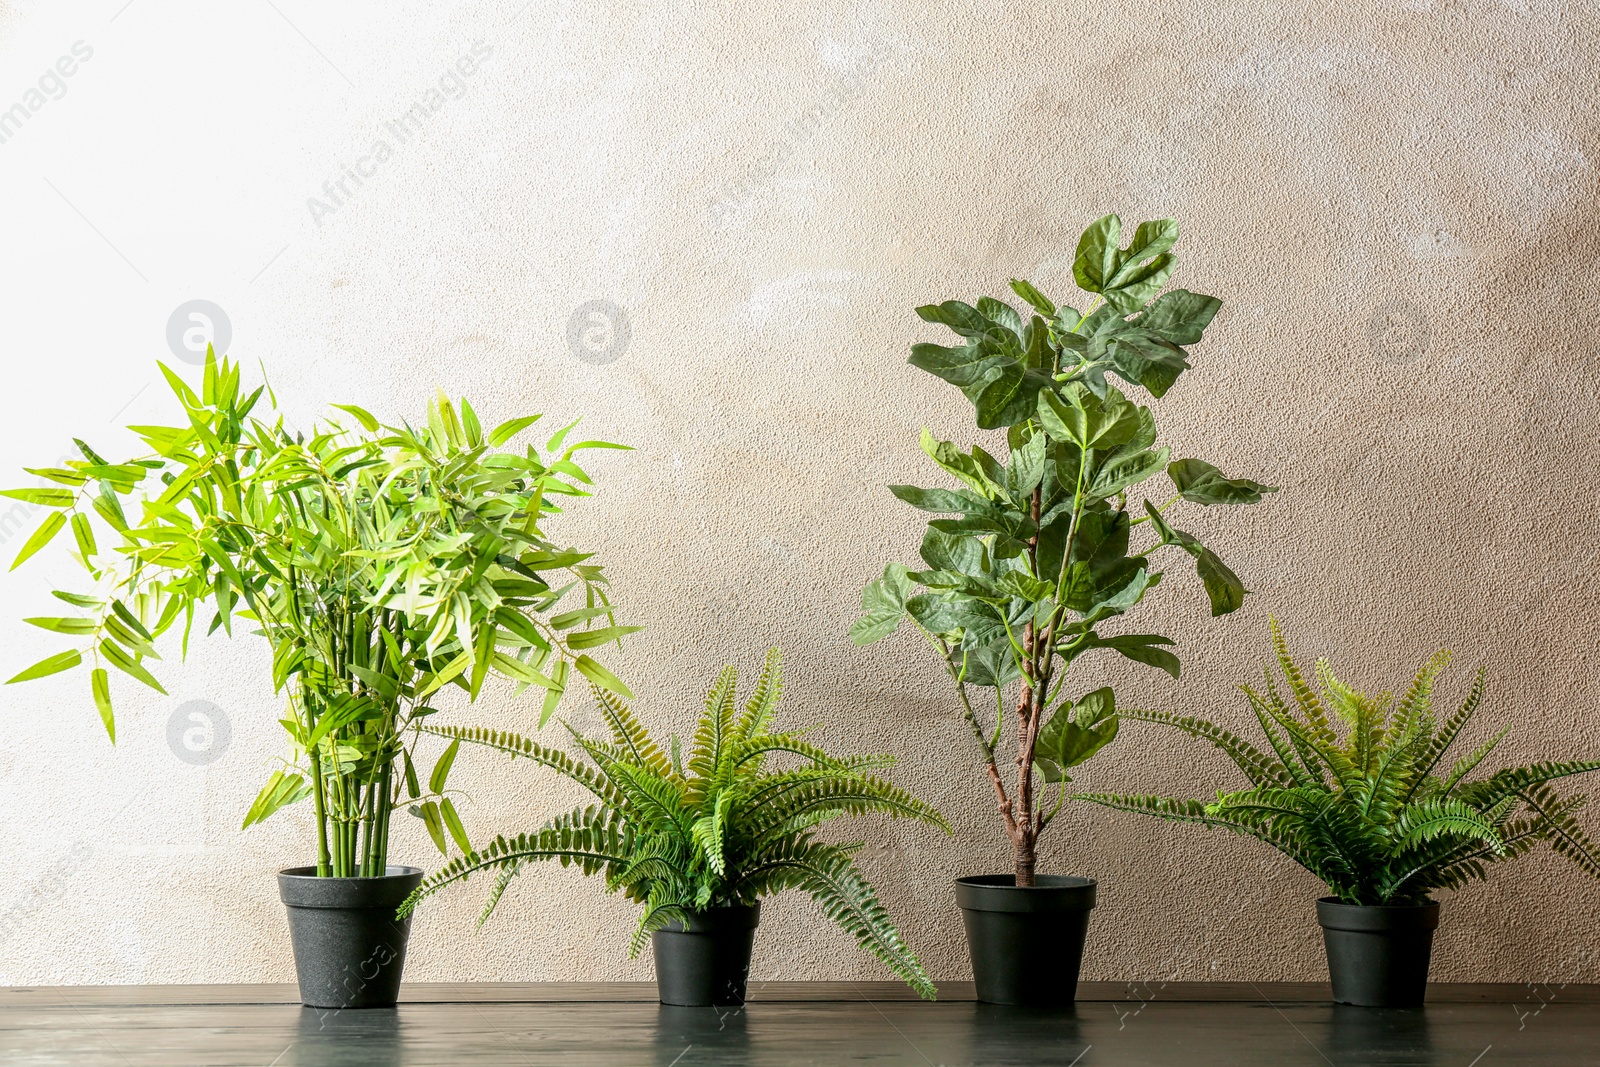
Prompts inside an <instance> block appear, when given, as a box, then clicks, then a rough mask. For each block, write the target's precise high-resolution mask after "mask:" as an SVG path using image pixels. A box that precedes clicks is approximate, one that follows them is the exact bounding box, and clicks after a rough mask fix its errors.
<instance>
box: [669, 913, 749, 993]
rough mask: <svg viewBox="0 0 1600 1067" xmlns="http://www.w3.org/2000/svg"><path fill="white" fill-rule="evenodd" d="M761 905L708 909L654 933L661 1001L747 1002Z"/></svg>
mask: <svg viewBox="0 0 1600 1067" xmlns="http://www.w3.org/2000/svg"><path fill="white" fill-rule="evenodd" d="M760 921H761V905H760V904H751V905H749V906H748V907H731V908H707V909H706V910H705V911H703V912H700V913H698V914H696V915H692V916H690V917H689V921H688V922H687V923H681V922H671V923H668V924H667V925H666V926H665V927H664V928H662V929H660V930H657V931H656V932H655V933H654V934H652V935H650V941H651V947H652V948H653V949H654V950H655V957H656V988H657V990H658V992H659V995H660V998H661V1003H663V1004H678V1005H684V1006H688V1007H706V1006H709V1005H713V1004H718V1005H733V1004H743V1003H744V995H745V988H746V985H747V984H748V982H749V978H750V952H751V949H752V948H753V947H754V946H755V938H756V924H757V923H759V922H760Z"/></svg>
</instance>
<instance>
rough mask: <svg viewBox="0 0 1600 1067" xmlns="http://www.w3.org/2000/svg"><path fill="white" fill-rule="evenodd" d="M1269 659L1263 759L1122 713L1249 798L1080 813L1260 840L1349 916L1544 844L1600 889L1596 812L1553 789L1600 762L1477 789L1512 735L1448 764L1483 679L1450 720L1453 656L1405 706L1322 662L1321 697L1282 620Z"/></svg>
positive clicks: (1519, 770) (1548, 768) (1181, 724)
mask: <svg viewBox="0 0 1600 1067" xmlns="http://www.w3.org/2000/svg"><path fill="white" fill-rule="evenodd" d="M1272 646H1273V650H1274V652H1275V653H1276V656H1277V661H1278V666H1279V668H1280V669H1281V671H1282V673H1283V679H1284V682H1285V684H1286V687H1287V689H1288V697H1287V698H1285V696H1284V695H1283V693H1282V692H1281V691H1280V690H1279V688H1278V686H1277V684H1276V682H1275V681H1274V679H1273V676H1272V671H1271V668H1270V667H1269V668H1268V670H1267V672H1266V683H1265V685H1264V687H1263V688H1262V689H1260V690H1256V689H1252V688H1251V687H1249V686H1242V687H1241V689H1242V690H1243V692H1244V695H1245V698H1246V699H1247V700H1248V701H1249V704H1250V709H1251V711H1253V712H1254V713H1255V717H1256V720H1257V722H1259V723H1260V725H1261V731H1262V733H1263V735H1265V737H1266V742H1267V747H1266V748H1265V749H1263V748H1260V747H1257V746H1256V745H1253V744H1251V743H1250V742H1249V741H1246V740H1245V739H1244V738H1242V737H1240V736H1238V735H1237V734H1234V733H1231V732H1230V731H1228V730H1225V729H1223V728H1222V727H1220V726H1217V725H1216V724H1214V723H1211V722H1209V721H1207V720H1205V719H1200V718H1191V717H1187V716H1180V715H1172V714H1168V713H1166V712H1159V711H1134V710H1123V711H1121V712H1120V715H1121V717H1122V718H1124V719H1133V720H1137V721H1142V722H1150V723H1157V724H1160V725H1163V726H1171V727H1174V728H1176V729H1179V730H1182V731H1184V732H1185V733H1187V734H1189V735H1190V736H1191V737H1197V738H1200V739H1201V740H1204V741H1209V742H1211V743H1212V744H1213V745H1215V746H1216V747H1217V748H1219V749H1221V750H1222V751H1223V753H1225V754H1226V755H1227V756H1228V758H1229V759H1231V760H1233V762H1234V763H1235V764H1237V765H1238V767H1239V769H1240V770H1241V771H1243V772H1244V774H1245V776H1246V777H1247V778H1249V779H1250V781H1251V783H1252V785H1251V788H1249V789H1245V790H1240V791H1237V792H1231V793H1225V792H1221V791H1219V792H1218V794H1217V799H1216V800H1215V801H1213V802H1211V803H1204V802H1202V801H1199V800H1176V799H1169V798H1165V797H1157V796H1122V795H1115V794H1106V793H1084V794H1079V799H1082V800H1089V801H1093V802H1095V803H1098V804H1103V805H1105V806H1107V807H1111V808H1119V809H1122V810H1125V811H1136V812H1143V813H1146V814H1150V815H1156V816H1160V817H1161V818H1164V819H1171V820H1174V821H1177V822H1191V823H1201V824H1203V825H1206V826H1221V827H1224V828H1226V829H1228V830H1232V831H1234V832H1237V833H1240V834H1246V835H1248V836H1250V837H1255V838H1258V839H1260V840H1262V841H1265V842H1266V843H1267V844H1269V845H1271V846H1273V847H1274V848H1276V849H1278V850H1279V851H1281V852H1282V853H1283V854H1284V855H1286V856H1288V857H1289V858H1290V859H1292V860H1294V861H1295V862H1296V863H1298V864H1300V865H1301V866H1302V867H1304V868H1305V869H1306V870H1308V871H1310V872H1311V873H1312V874H1314V875H1316V876H1317V877H1318V878H1320V879H1322V881H1323V882H1325V883H1326V884H1327V886H1328V889H1329V891H1330V892H1331V894H1332V895H1333V896H1334V897H1335V898H1337V899H1338V901H1339V902H1340V903H1343V904H1358V905H1415V904H1424V903H1427V902H1428V900H1429V898H1430V896H1431V894H1432V893H1433V892H1434V891H1436V890H1439V889H1458V888H1460V887H1461V886H1463V885H1465V884H1467V883H1468V882H1470V881H1472V880H1474V879H1482V878H1486V877H1487V876H1488V869H1489V866H1490V865H1491V864H1493V863H1495V862H1497V861H1500V860H1506V859H1511V858H1513V857H1516V856H1520V855H1522V854H1523V853H1525V852H1528V851H1529V850H1531V849H1533V848H1534V847H1535V846H1536V845H1538V844H1540V843H1541V842H1549V843H1550V845H1551V847H1553V848H1554V849H1555V851H1556V852H1558V853H1560V854H1561V855H1563V856H1565V857H1567V858H1568V859H1570V860H1571V861H1572V862H1573V863H1575V864H1576V865H1577V866H1578V867H1580V868H1581V869H1583V870H1584V871H1586V872H1588V873H1589V874H1591V875H1594V876H1596V877H1600V850H1597V849H1596V848H1595V846H1594V844H1593V843H1592V842H1591V841H1590V840H1589V838H1588V836H1587V835H1586V834H1585V832H1584V830H1583V827H1582V826H1581V825H1580V824H1579V822H1578V820H1577V817H1576V812H1577V811H1578V809H1580V808H1581V807H1583V805H1584V803H1585V802H1586V801H1587V800H1588V798H1587V797H1586V796H1582V795H1573V796H1561V795H1559V794H1558V793H1557V792H1556V790H1555V788H1554V787H1553V786H1552V785H1551V783H1552V782H1554V781H1556V780H1557V779H1561V778H1567V777H1570V776H1572V775H1576V774H1584V773H1587V772H1589V771H1594V770H1600V760H1583V761H1576V762H1565V763H1552V762H1541V763H1533V764H1529V765H1527V766H1523V767H1511V768H1506V769H1504V770H1500V771H1496V772H1495V773H1493V774H1489V775H1487V776H1481V777H1473V772H1474V771H1476V770H1477V769H1478V768H1479V767H1480V765H1482V764H1483V762H1484V760H1486V759H1487V758H1488V757H1489V755H1490V753H1492V752H1493V751H1494V750H1495V748H1496V747H1497V746H1498V745H1499V744H1500V742H1501V740H1503V739H1504V738H1505V736H1506V733H1507V732H1508V731H1509V729H1510V728H1509V727H1506V728H1503V729H1501V730H1500V731H1498V732H1497V733H1495V734H1494V736H1492V737H1490V738H1489V739H1488V740H1487V741H1485V742H1484V743H1483V744H1481V745H1479V746H1478V747H1477V748H1476V749H1474V750H1472V751H1471V752H1469V753H1467V754H1466V755H1464V756H1462V757H1461V758H1460V759H1457V760H1456V761H1455V762H1454V763H1453V764H1448V765H1447V764H1446V763H1445V762H1444V760H1445V757H1446V754H1447V753H1448V752H1449V751H1450V749H1451V748H1452V746H1454V744H1455V742H1456V741H1457V740H1458V739H1459V738H1460V737H1461V735H1462V732H1463V731H1464V730H1465V729H1466V727H1467V724H1468V723H1469V722H1471V720H1472V717H1473V715H1474V713H1476V712H1477V710H1478V706H1479V704H1480V703H1481V702H1482V700H1483V693H1484V674H1483V671H1482V670H1481V669H1480V670H1479V671H1478V672H1477V676H1476V678H1475V679H1474V681H1473V684H1472V688H1471V689H1470V691H1469V692H1468V693H1467V695H1466V698H1465V699H1464V700H1463V701H1462V703H1461V706H1460V707H1459V708H1458V709H1457V710H1456V711H1455V712H1454V713H1452V714H1450V715H1449V716H1447V717H1445V718H1444V719H1443V720H1440V719H1439V718H1437V717H1436V716H1435V714H1434V710H1433V689H1434V682H1435V680H1436V679H1437V678H1438V676H1439V674H1440V673H1441V672H1442V671H1443V670H1444V669H1445V667H1446V666H1447V665H1448V664H1449V662H1450V653H1449V652H1448V651H1440V652H1437V653H1435V654H1434V655H1433V656H1432V657H1430V658H1429V659H1428V661H1427V662H1426V663H1424V664H1423V665H1422V669H1421V670H1419V671H1418V672H1417V674H1416V677H1415V678H1413V679H1412V682H1411V686H1410V688H1408V689H1407V690H1406V692H1405V694H1404V695H1403V696H1402V697H1401V698H1400V699H1399V700H1398V701H1396V700H1395V699H1394V698H1393V695H1392V694H1389V693H1385V694H1383V695H1381V696H1378V697H1371V696H1368V695H1367V694H1366V693H1363V692H1359V691H1358V690H1355V689H1352V688H1351V687H1349V686H1347V685H1345V684H1344V683H1343V682H1341V681H1339V679H1338V678H1336V677H1334V674H1333V670H1332V669H1331V667H1330V666H1329V664H1328V661H1327V660H1326V659H1321V660H1318V661H1317V666H1316V679H1317V682H1318V687H1317V688H1313V687H1312V686H1311V684H1310V683H1309V682H1307V680H1306V678H1305V675H1304V674H1302V672H1301V671H1300V669H1299V668H1298V667H1296V666H1295V663H1294V660H1293V659H1292V658H1291V657H1290V655H1289V650H1288V646H1287V645H1286V644H1285V642H1284V639H1283V633H1282V631H1281V630H1280V629H1279V627H1278V623H1277V620H1275V619H1274V620H1273V621H1272ZM1318 689H1320V692H1318ZM1330 709H1331V711H1332V712H1333V714H1332V715H1330V714H1329V710H1330ZM1337 723H1342V727H1343V728H1342V730H1341V729H1338V728H1337V727H1336V724H1337ZM1341 734H1342V736H1341ZM1447 766H1448V768H1449V769H1448V770H1445V768H1446V767H1447Z"/></svg>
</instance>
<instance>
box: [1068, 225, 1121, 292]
mask: <svg viewBox="0 0 1600 1067" xmlns="http://www.w3.org/2000/svg"><path fill="white" fill-rule="evenodd" d="M1121 241H1122V220H1121V219H1120V218H1118V217H1117V216H1115V215H1106V216H1104V217H1103V218H1100V219H1097V220H1095V221H1094V222H1092V223H1090V224H1089V228H1088V229H1086V230H1084V231H1083V236H1082V237H1080V238H1078V252H1077V255H1076V256H1075V257H1074V258H1073V261H1072V276H1073V278H1074V279H1075V280H1076V281H1077V283H1078V287H1079V288H1080V289H1082V290H1084V291H1085V292H1089V293H1099V292H1102V291H1103V290H1104V289H1105V287H1106V285H1107V284H1108V283H1109V282H1110V281H1111V278H1112V276H1113V275H1115V274H1116V272H1117V252H1118V245H1119V244H1120V242H1121Z"/></svg>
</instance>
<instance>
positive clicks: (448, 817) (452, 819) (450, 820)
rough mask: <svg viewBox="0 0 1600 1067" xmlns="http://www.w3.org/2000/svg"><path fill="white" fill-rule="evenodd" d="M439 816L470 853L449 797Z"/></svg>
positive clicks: (465, 836)
mask: <svg viewBox="0 0 1600 1067" xmlns="http://www.w3.org/2000/svg"><path fill="white" fill-rule="evenodd" d="M464 402H465V401H463V403H464ZM439 814H440V815H441V816H442V817H443V818H444V825H445V828H446V829H447V830H449V831H450V836H451V837H453V838H455V842H456V847H457V848H459V849H460V850H461V851H462V852H463V853H469V852H471V851H472V840H471V839H470V838H469V837H467V828H466V827H465V826H462V825H461V816H460V815H458V814H456V806H455V803H454V802H453V801H451V799H450V798H449V797H445V798H444V799H443V800H441V801H439Z"/></svg>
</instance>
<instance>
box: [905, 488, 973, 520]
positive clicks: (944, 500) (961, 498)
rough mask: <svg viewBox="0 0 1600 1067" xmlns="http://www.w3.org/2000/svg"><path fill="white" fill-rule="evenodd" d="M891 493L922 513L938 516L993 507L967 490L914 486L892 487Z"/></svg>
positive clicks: (960, 513)
mask: <svg viewBox="0 0 1600 1067" xmlns="http://www.w3.org/2000/svg"><path fill="white" fill-rule="evenodd" d="M889 492H891V493H893V494H894V495H895V497H896V498H898V499H900V500H904V501H905V502H906V503H907V504H910V505H911V506H912V507H914V508H917V509H918V510H920V511H931V512H933V513H934V514H936V515H964V514H966V513H967V512H969V511H980V512H981V511H990V510H992V509H993V505H991V504H990V503H989V501H987V500H985V499H984V498H983V497H981V496H978V495H977V494H976V493H969V492H968V491H967V490H965V489H919V488H917V487H916V486H914V485H891V486H890V487H889Z"/></svg>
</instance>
